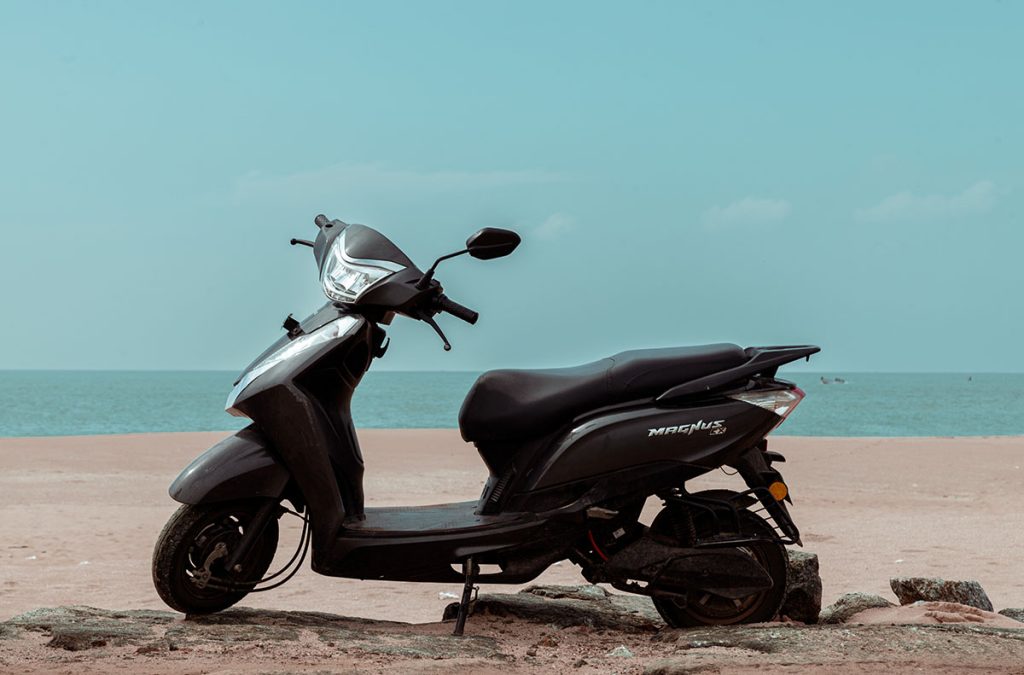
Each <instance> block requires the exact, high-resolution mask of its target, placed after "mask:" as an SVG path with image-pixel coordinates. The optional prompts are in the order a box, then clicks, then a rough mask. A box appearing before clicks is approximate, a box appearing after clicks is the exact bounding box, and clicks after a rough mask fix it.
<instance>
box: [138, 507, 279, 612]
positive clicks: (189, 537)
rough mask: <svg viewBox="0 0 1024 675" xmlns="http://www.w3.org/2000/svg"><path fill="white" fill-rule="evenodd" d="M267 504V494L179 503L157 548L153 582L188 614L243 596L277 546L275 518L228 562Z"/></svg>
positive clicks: (170, 602)
mask: <svg viewBox="0 0 1024 675" xmlns="http://www.w3.org/2000/svg"><path fill="white" fill-rule="evenodd" d="M266 505H267V501H266V500H265V499H247V500H240V501H233V502H222V503H215V504H199V505H185V506H182V507H181V508H180V509H178V510H177V511H176V512H175V514H174V515H173V516H171V519H170V520H169V521H167V524H166V525H165V526H164V529H163V531H162V532H161V533H160V536H159V538H158V539H157V542H156V547H155V549H154V550H153V585H154V586H156V591H157V593H158V594H159V595H160V598H161V599H162V600H163V601H164V602H165V603H167V605H168V606H169V607H171V608H172V609H176V610H178V611H179V612H184V613H185V614H209V613H212V612H219V611H220V610H222V609H226V608H228V607H230V606H231V605H233V604H235V603H236V602H238V601H239V600H241V599H242V598H244V597H245V596H246V595H247V594H248V593H249V591H251V590H252V589H253V587H254V586H255V585H256V583H257V582H258V581H259V580H260V579H261V578H262V577H263V575H265V574H266V573H267V570H268V569H269V568H270V563H271V562H272V561H273V559H274V554H275V553H276V552H277V539H278V524H277V519H276V518H270V520H268V521H266V524H265V525H264V526H263V530H262V532H259V533H258V534H257V538H256V540H255V541H254V542H253V543H252V546H251V547H250V549H249V551H248V553H247V554H246V555H245V556H243V559H242V560H240V561H238V563H237V564H236V565H235V569H233V570H228V569H226V567H225V563H227V562H228V560H230V559H231V555H232V552H234V551H235V550H236V549H237V546H238V544H239V542H240V541H241V539H242V537H243V536H244V535H245V533H246V532H247V530H248V528H249V527H250V525H251V524H252V523H253V520H254V518H255V517H256V514H257V513H258V512H259V511H260V509H261V508H262V507H265V506H266Z"/></svg>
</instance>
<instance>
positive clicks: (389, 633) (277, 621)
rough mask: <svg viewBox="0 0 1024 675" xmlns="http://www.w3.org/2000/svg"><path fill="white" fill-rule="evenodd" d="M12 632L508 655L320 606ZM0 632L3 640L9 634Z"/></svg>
mask: <svg viewBox="0 0 1024 675" xmlns="http://www.w3.org/2000/svg"><path fill="white" fill-rule="evenodd" d="M0 626H3V627H4V628H6V629H8V630H9V631H10V632H9V633H5V634H0V635H2V637H6V638H7V639H16V638H18V637H21V634H22V633H25V632H35V633H43V634H44V635H47V636H49V638H50V639H49V641H48V642H47V643H46V646H47V647H52V648H55V649H63V650H68V651H85V650H91V649H99V648H102V647H123V646H126V645H128V646H134V647H137V649H136V650H135V653H137V654H157V653H161V652H174V651H184V650H193V649H196V648H204V647H211V646H214V647H217V646H232V645H244V644H249V645H254V644H272V643H275V642H281V643H285V642H287V643H294V642H299V641H300V639H301V636H302V634H311V635H312V636H314V639H318V640H319V641H320V642H322V643H325V644H327V645H335V644H343V645H345V648H346V649H350V650H351V649H355V650H358V651H360V652H364V653H368V654H380V655H392V656H403V657H409V658H427V659H434V658H445V657H447V658H452V657H469V658H484V659H488V658H500V657H501V656H502V655H501V652H500V651H499V650H498V648H497V645H496V643H495V641H494V640H493V639H492V638H485V637H476V636H470V637H468V638H456V637H453V636H450V635H422V634H417V633H415V632H411V631H407V630H405V629H407V628H408V627H409V625H408V624H403V623H396V622H389V621H370V620H366V619H353V618H347V617H339V616H335V615H332V614H322V613H319V612H278V611H273V610H255V609H246V608H238V609H230V610H226V611H224V612H220V613H219V614H212V615H209V616H202V617H194V618H187V619H183V618H182V616H181V615H180V614H174V613H172V612H157V611H146V610H133V611H115V610H105V609H96V608H94V607H84V606H75V607H55V608H44V609H37V610H33V611H31V612H26V613H25V614H21V615H19V616H16V617H14V618H13V619H11V620H10V621H7V622H5V623H4V624H0ZM2 637H0V639H2Z"/></svg>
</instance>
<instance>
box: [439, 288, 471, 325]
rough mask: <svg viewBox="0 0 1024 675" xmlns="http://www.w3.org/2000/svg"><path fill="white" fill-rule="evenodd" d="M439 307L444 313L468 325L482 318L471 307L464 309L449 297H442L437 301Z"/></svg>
mask: <svg viewBox="0 0 1024 675" xmlns="http://www.w3.org/2000/svg"><path fill="white" fill-rule="evenodd" d="M437 307H438V309H439V310H441V311H442V312H448V313H449V314H451V315H452V316H454V317H455V318H456V319H462V320H463V321H465V322H466V323H469V324H474V323H476V320H477V319H479V318H480V314H478V313H477V312H474V311H473V310H471V309H470V308H469V307H464V306H462V305H460V304H459V303H457V302H455V301H454V300H452V299H450V298H449V297H448V296H447V295H442V296H440V297H438V299H437Z"/></svg>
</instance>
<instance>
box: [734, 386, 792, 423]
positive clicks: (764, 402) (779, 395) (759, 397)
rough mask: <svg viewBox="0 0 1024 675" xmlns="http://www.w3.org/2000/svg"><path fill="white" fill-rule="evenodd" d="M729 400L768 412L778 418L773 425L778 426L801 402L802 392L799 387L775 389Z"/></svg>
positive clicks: (736, 395)
mask: <svg viewBox="0 0 1024 675" xmlns="http://www.w3.org/2000/svg"><path fill="white" fill-rule="evenodd" d="M729 398H731V399H734V400H736V401H743V402H744V403H749V404H750V405H756V406H757V407H758V408H764V409H765V410H770V411H771V412H773V413H775V414H776V415H778V416H779V422H778V424H776V425H775V426H779V424H782V422H783V420H785V419H786V418H787V417H788V416H789V413H791V412H793V409H794V408H796V406H797V405H798V404H799V403H800V401H802V400H803V398H804V392H803V390H802V389H800V387H793V388H792V389H775V390H773V391H750V392H744V393H742V394H735V395H733V396H730V397H729Z"/></svg>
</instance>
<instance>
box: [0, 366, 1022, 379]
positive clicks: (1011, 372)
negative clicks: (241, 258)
mask: <svg viewBox="0 0 1024 675" xmlns="http://www.w3.org/2000/svg"><path fill="white" fill-rule="evenodd" d="M570 367H571V366H570ZM554 369H557V368H528V369H525V368H512V369H511V370H554ZM488 370H509V369H506V368H487V369H484V370H476V369H472V370H465V369H463V370H448V369H437V370H433V369H423V370H402V369H395V370H392V369H390V368H375V369H373V371H374V372H377V373H466V374H470V373H484V372H487V371H488ZM240 372H242V370H240V369H233V368H232V369H227V368H0V373H234V374H238V373H240ZM367 372H370V371H367ZM786 372H787V373H790V374H793V375H796V374H801V373H802V374H807V375H1024V371H1019V370H789V371H786ZM783 379H785V377H783Z"/></svg>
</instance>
